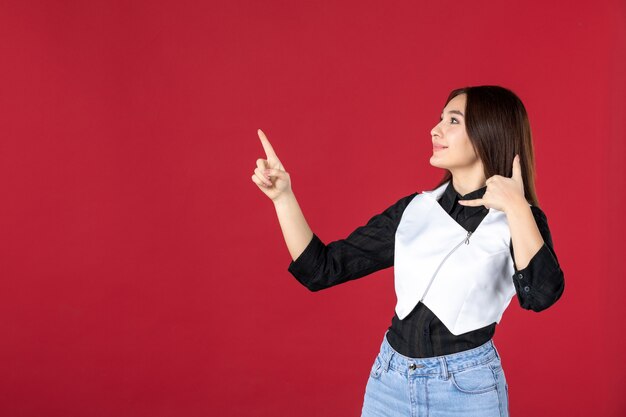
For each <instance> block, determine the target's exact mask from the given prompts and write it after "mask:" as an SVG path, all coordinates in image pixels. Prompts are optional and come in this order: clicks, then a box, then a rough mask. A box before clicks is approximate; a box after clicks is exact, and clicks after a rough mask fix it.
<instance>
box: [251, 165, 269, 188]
mask: <svg viewBox="0 0 626 417" xmlns="http://www.w3.org/2000/svg"><path fill="white" fill-rule="evenodd" d="M264 172H265V171H264V170H263V169H262V168H259V167H256V168H255V169H254V175H255V176H256V177H257V178H258V179H259V180H260V181H261V182H263V183H264V184H265V185H267V186H268V187H271V186H272V181H271V180H270V179H269V178H268V177H266V176H265V174H264Z"/></svg>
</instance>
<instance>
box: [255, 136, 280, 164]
mask: <svg viewBox="0 0 626 417" xmlns="http://www.w3.org/2000/svg"><path fill="white" fill-rule="evenodd" d="M257 133H258V134H259V138H260V139H261V144H262V145H263V149H264V150H265V155H266V156H267V158H268V159H269V158H271V157H274V158H276V159H278V157H277V156H276V152H274V148H272V145H270V141H269V140H268V139H267V136H265V133H263V131H262V130H261V129H259V130H258V131H257Z"/></svg>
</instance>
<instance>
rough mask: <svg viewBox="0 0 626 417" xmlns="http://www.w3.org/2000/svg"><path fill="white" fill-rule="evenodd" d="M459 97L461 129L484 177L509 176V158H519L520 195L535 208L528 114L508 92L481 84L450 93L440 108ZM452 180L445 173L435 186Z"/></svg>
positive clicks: (533, 160) (513, 95) (535, 198)
mask: <svg viewBox="0 0 626 417" xmlns="http://www.w3.org/2000/svg"><path fill="white" fill-rule="evenodd" d="M459 94H466V95H467V101H466V104H465V110H464V114H465V129H466V131H467V136H468V137H469V140H470V142H471V143H472V146H473V147H474V151H475V152H476V155H477V156H478V157H479V158H480V160H481V161H482V163H483V166H484V168H485V178H489V177H492V176H494V175H501V176H503V177H509V178H510V177H511V175H512V173H513V158H514V157H515V155H516V154H519V157H520V166H521V167H522V178H523V181H524V196H525V198H526V200H527V201H528V202H529V203H530V204H532V205H533V206H536V207H539V201H538V200H537V194H536V193H535V154H534V151H533V141H532V133H531V131H530V122H529V121H528V114H527V113H526V108H525V107H524V104H523V103H522V101H521V100H520V99H519V97H517V95H515V93H513V92H512V91H511V90H509V89H506V88H504V87H499V86H496V85H481V86H476V87H464V88H459V89H456V90H453V91H452V92H451V93H450V95H449V96H448V99H447V100H446V104H445V105H444V107H445V106H446V105H447V104H448V103H449V102H450V100H452V99H453V98H454V97H456V96H458V95H459ZM451 179H452V174H451V173H450V171H448V170H446V173H445V174H444V176H443V178H442V179H441V181H440V182H439V184H438V185H437V186H436V187H435V188H437V187H439V186H441V185H443V183H445V182H446V181H449V180H451Z"/></svg>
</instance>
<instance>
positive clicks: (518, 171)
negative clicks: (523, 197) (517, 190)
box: [511, 155, 523, 182]
mask: <svg viewBox="0 0 626 417" xmlns="http://www.w3.org/2000/svg"><path fill="white" fill-rule="evenodd" d="M511 178H513V179H514V180H516V181H518V182H523V179H522V165H521V163H520V161H519V155H515V158H513V175H511Z"/></svg>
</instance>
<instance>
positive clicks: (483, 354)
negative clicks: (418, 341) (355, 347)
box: [361, 333, 509, 417]
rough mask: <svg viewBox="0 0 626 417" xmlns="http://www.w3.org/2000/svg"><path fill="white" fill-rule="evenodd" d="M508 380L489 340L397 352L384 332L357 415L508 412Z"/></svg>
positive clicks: (497, 415)
mask: <svg viewBox="0 0 626 417" xmlns="http://www.w3.org/2000/svg"><path fill="white" fill-rule="evenodd" d="M508 415H509V397H508V385H507V383H506V378H505V377H504V370H503V369H502V364H501V363H500V354H499V353H498V351H497V350H496V346H495V345H494V343H493V340H489V341H488V342H486V343H484V344H483V345H481V346H478V347H476V348H474V349H468V350H465V351H462V352H457V353H452V354H450V355H444V356H434V357H431V358H409V357H407V356H403V355H400V354H399V353H398V352H396V351H395V350H394V349H393V348H392V347H391V345H390V344H389V343H388V342H387V333H385V336H384V337H383V342H382V344H381V346H380V353H379V354H378V356H376V359H375V361H374V365H373V366H372V369H371V371H370V376H369V379H368V381H367V386H366V387H365V396H364V401H363V410H362V412H361V417H373V416H390V417H391V416H393V417H396V416H410V417H420V416H428V417H449V416H463V417H473V416H480V417H490V416H493V417H508Z"/></svg>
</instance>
